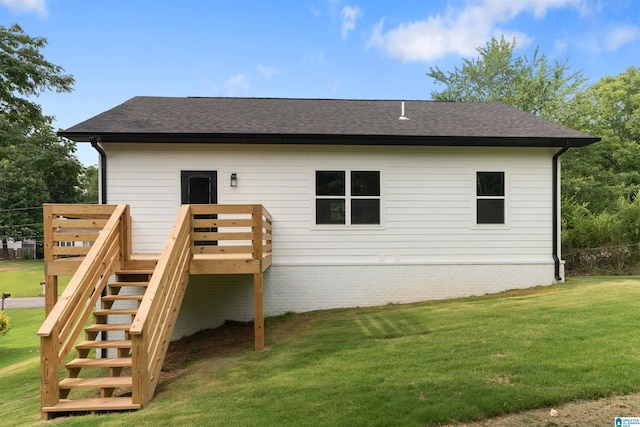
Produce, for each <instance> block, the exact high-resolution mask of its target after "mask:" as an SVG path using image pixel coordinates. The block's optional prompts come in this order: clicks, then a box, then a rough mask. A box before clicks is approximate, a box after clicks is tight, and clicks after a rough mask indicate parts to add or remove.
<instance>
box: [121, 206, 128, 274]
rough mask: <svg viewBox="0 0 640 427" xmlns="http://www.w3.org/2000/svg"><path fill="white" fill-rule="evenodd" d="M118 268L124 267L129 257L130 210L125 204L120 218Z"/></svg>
mask: <svg viewBox="0 0 640 427" xmlns="http://www.w3.org/2000/svg"><path fill="white" fill-rule="evenodd" d="M120 227H121V229H120V268H124V267H125V266H126V265H127V264H128V262H129V260H130V259H131V211H130V208H129V205H126V206H125V209H124V212H123V214H122V218H121V220H120Z"/></svg>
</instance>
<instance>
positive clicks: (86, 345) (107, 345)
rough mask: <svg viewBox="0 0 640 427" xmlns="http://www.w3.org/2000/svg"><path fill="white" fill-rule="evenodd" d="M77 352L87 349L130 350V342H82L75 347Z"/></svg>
mask: <svg viewBox="0 0 640 427" xmlns="http://www.w3.org/2000/svg"><path fill="white" fill-rule="evenodd" d="M76 348H77V349H79V350H83V349H88V348H131V340H102V341H82V342H81V343H80V344H78V345H76Z"/></svg>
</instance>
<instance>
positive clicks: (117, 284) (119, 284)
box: [109, 280, 149, 288]
mask: <svg viewBox="0 0 640 427" xmlns="http://www.w3.org/2000/svg"><path fill="white" fill-rule="evenodd" d="M148 285H149V282H148V281H147V280H144V281H142V282H113V283H109V287H110V288H122V287H124V286H141V287H145V286H148Z"/></svg>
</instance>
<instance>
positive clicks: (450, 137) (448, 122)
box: [60, 96, 599, 146]
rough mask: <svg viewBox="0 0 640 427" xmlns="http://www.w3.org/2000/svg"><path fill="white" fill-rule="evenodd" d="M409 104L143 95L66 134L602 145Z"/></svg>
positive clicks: (471, 111)
mask: <svg viewBox="0 0 640 427" xmlns="http://www.w3.org/2000/svg"><path fill="white" fill-rule="evenodd" d="M404 102H405V115H406V116H407V117H408V118H409V120H399V117H400V114H401V101H397V100H338V99H291V98H170V97H142V96H140V97H135V98H132V99H130V100H128V101H126V102H124V103H123V104H121V105H118V106H117V107H115V108H113V109H111V110H108V111H105V112H104V113H102V114H99V115H97V116H95V117H93V118H91V119H89V120H86V121H84V122H82V123H79V124H77V125H75V126H72V127H70V128H69V129H66V130H65V131H62V132H60V135H62V136H65V137H67V138H70V139H72V140H74V141H88V140H89V138H90V137H92V136H95V137H96V138H97V139H98V140H99V141H103V142H108V141H128V142H138V141H155V142H162V141H163V140H167V138H169V139H170V140H172V141H174V142H175V141H184V142H194V141H198V142H224V141H223V140H225V139H228V138H234V139H237V138H239V137H247V138H250V139H251V142H258V143H259V141H257V140H256V138H258V137H261V138H265V139H266V140H265V141H264V142H268V143H274V141H273V139H274V138H278V139H280V140H281V141H280V143H284V142H286V140H288V139H298V140H299V141H298V142H300V141H301V140H308V139H310V138H312V139H314V140H315V142H314V143H321V142H320V141H318V140H317V138H323V139H331V140H335V141H339V140H343V141H344V140H345V138H346V139H350V140H355V139H362V140H363V141H361V142H359V143H361V144H365V143H367V142H366V141H365V140H368V141H369V142H368V143H374V144H386V143H389V144H408V145H516V146H517V145H525V146H563V145H567V144H569V145H573V146H582V145H586V144H590V143H592V142H596V141H598V140H599V138H594V137H592V136H589V135H586V134H583V133H581V132H577V131H574V130H572V129H569V128H566V127H564V126H561V125H558V124H556V123H552V122H550V121H547V120H544V119H541V118H539V117H536V116H533V115H531V114H529V113H525V112H522V111H519V110H516V109H514V108H511V107H509V106H507V105H504V104H501V103H495V102H492V103H474V102H440V101H404ZM507 140H508V141H507ZM269 141H270V142H269ZM410 141H411V142H410ZM536 141H538V142H536ZM334 143H337V142H334Z"/></svg>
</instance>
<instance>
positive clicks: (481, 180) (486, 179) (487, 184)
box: [476, 172, 504, 196]
mask: <svg viewBox="0 0 640 427" xmlns="http://www.w3.org/2000/svg"><path fill="white" fill-rule="evenodd" d="M476 187H477V195H478V196H504V172H478V174H477V177H476Z"/></svg>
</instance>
